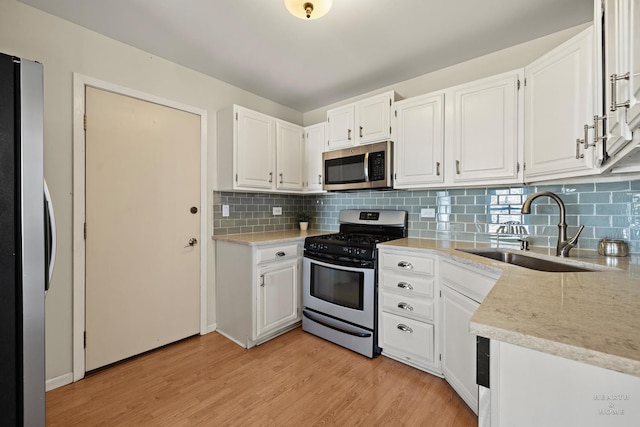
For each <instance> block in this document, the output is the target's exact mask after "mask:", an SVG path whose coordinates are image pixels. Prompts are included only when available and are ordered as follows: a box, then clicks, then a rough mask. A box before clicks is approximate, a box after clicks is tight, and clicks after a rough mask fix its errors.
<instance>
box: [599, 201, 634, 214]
mask: <svg viewBox="0 0 640 427" xmlns="http://www.w3.org/2000/svg"><path fill="white" fill-rule="evenodd" d="M595 208H596V209H595V211H596V215H629V214H630V213H631V212H629V211H630V209H629V205H628V204H624V203H612V204H604V205H595Z"/></svg>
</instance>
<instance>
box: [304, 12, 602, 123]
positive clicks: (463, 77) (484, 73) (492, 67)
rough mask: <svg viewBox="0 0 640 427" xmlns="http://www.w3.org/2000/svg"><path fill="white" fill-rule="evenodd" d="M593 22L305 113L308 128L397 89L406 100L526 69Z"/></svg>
mask: <svg viewBox="0 0 640 427" xmlns="http://www.w3.org/2000/svg"><path fill="white" fill-rule="evenodd" d="M589 25H590V23H587V24H583V25H579V26H577V27H573V28H569V29H566V30H563V31H559V32H557V33H553V34H550V35H548V36H544V37H540V38H538V39H535V40H532V41H529V42H526V43H522V44H519V45H516V46H513V47H509V48H507V49H503V50H499V51H497V52H494V53H490V54H488V55H484V56H481V57H479V58H475V59H471V60H469V61H465V62H461V63H460V64H456V65H453V66H451V67H447V68H443V69H441V70H437V71H434V72H432V73H429V74H424V75H422V76H419V77H416V78H413V79H410V80H405V81H402V82H399V83H396V84H393V85H390V86H386V87H384V88H380V89H377V90H375V91H372V92H369V93H366V94H362V95H360V96H357V97H352V98H349V99H345V100H343V101H340V102H336V103H334V104H331V105H327V106H324V107H322V108H318V109H316V110H312V111H308V112H306V113H304V125H305V126H310V125H313V124H316V123H320V122H322V121H325V120H326V119H327V110H328V109H331V108H335V107H338V106H340V105H344V104H348V103H351V102H354V101H357V100H360V99H363V98H367V97H369V96H372V95H376V94H378V93H382V92H386V91H390V90H395V91H396V92H397V93H398V94H399V95H400V96H402V97H403V98H411V97H413V96H417V95H422V94H425V93H429V92H433V91H436V90H441V89H445V88H448V87H452V86H455V85H458V84H461V83H466V82H470V81H473V80H476V79H480V78H483V77H488V76H491V75H494V74H498V73H501V72H504V71H510V70H515V69H516V68H522V67H524V66H525V65H527V64H529V63H531V62H532V61H533V60H534V59H537V58H539V57H540V56H542V55H543V54H545V53H546V52H548V51H550V50H551V49H553V48H554V47H556V46H558V45H560V44H562V42H564V41H566V40H568V39H570V38H571V37H572V36H574V35H576V34H578V33H579V32H580V31H582V30H583V29H585V28H586V27H587V26H589Z"/></svg>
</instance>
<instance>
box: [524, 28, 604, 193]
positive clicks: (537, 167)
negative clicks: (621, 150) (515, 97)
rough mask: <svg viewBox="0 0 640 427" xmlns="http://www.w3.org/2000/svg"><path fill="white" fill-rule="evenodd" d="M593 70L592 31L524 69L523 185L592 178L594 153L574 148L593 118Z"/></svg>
mask: <svg viewBox="0 0 640 427" xmlns="http://www.w3.org/2000/svg"><path fill="white" fill-rule="evenodd" d="M593 70H594V62H593V29H592V28H588V29H587V30H585V31H583V32H582V33H580V34H578V35H577V36H575V37H573V38H572V39H570V40H569V41H567V42H565V43H563V44H562V45H560V46H559V47H557V48H556V49H554V50H552V51H551V52H549V53H547V54H545V55H544V56H542V57H541V58H539V59H537V60H536V61H534V62H533V63H531V64H530V65H529V66H527V67H526V68H525V78H526V80H525V81H526V83H525V112H526V113H525V148H526V152H525V164H526V169H525V176H526V180H527V181H532V180H537V179H549V178H561V177H572V176H577V175H586V174H591V173H593V164H594V154H595V149H594V147H591V148H588V149H586V150H585V148H584V146H583V144H581V143H580V142H579V140H580V139H583V138H584V134H585V133H584V125H585V124H590V123H592V122H593V116H594V114H595V112H596V109H595V103H594V97H593V93H594V92H595V90H596V89H595V85H594V80H593Z"/></svg>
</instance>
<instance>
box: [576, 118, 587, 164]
mask: <svg viewBox="0 0 640 427" xmlns="http://www.w3.org/2000/svg"><path fill="white" fill-rule="evenodd" d="M585 126H586V125H585ZM583 142H584V141H582V140H581V139H576V160H580V159H582V158H583V157H584V154H580V144H582V143H583Z"/></svg>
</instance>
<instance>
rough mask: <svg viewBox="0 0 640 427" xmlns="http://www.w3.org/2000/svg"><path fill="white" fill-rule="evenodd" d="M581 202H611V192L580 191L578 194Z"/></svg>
mask: <svg viewBox="0 0 640 427" xmlns="http://www.w3.org/2000/svg"><path fill="white" fill-rule="evenodd" d="M578 200H579V202H580V203H585V204H586V203H610V202H611V193H610V192H608V191H605V192H600V193H580V194H579V195H578Z"/></svg>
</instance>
